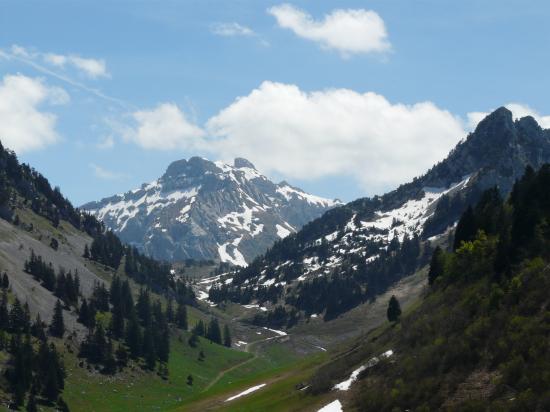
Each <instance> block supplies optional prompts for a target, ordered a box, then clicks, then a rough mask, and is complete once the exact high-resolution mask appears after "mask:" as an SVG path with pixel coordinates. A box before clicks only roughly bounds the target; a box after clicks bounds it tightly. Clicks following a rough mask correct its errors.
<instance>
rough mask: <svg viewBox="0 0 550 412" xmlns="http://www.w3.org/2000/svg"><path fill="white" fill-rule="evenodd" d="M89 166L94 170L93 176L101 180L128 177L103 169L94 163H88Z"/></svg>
mask: <svg viewBox="0 0 550 412" xmlns="http://www.w3.org/2000/svg"><path fill="white" fill-rule="evenodd" d="M90 168H91V169H92V171H93V172H94V175H95V177H97V178H99V179H103V180H121V179H125V178H127V177H128V176H127V175H125V174H123V173H116V172H112V171H110V170H107V169H104V168H103V167H101V166H98V165H96V164H95V163H90Z"/></svg>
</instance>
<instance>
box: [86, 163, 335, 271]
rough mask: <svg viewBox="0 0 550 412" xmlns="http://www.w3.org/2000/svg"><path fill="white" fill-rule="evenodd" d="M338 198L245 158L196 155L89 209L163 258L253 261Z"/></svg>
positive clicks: (128, 239) (130, 240)
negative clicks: (272, 176) (274, 177)
mask: <svg viewBox="0 0 550 412" xmlns="http://www.w3.org/2000/svg"><path fill="white" fill-rule="evenodd" d="M338 204H339V202H338V201H337V200H329V199H324V198H321V197H318V196H314V195H310V194H308V193H305V192H304V191H302V190H300V189H298V188H295V187H293V186H291V185H289V184H288V183H286V182H281V183H279V184H275V183H273V182H271V181H270V180H269V179H267V178H266V177H265V176H263V175H262V174H261V173H259V172H258V171H257V170H256V168H255V167H254V165H252V163H250V162H249V161H247V160H245V159H242V158H238V159H235V161H234V164H233V165H228V164H225V163H223V162H211V161H208V160H206V159H203V158H200V157H192V158H191V159H189V160H179V161H176V162H173V163H172V164H171V165H170V166H169V167H168V169H167V170H166V172H165V173H164V175H163V176H162V177H161V178H160V179H158V180H155V181H154V182H152V183H149V184H144V185H142V186H141V188H139V189H135V190H132V191H129V192H127V193H125V194H121V195H116V196H112V197H109V198H106V199H103V200H101V201H99V202H91V203H87V204H85V205H83V206H82V208H83V209H84V210H87V211H88V212H90V213H91V214H93V215H94V216H96V217H97V218H99V219H100V220H102V221H103V222H105V225H106V226H107V227H108V228H110V229H112V230H113V231H114V232H115V233H117V234H118V235H119V236H120V238H121V239H122V240H123V241H125V242H127V243H130V244H133V245H136V246H137V247H138V248H139V249H141V250H143V251H144V252H146V253H147V254H149V255H151V256H154V257H156V258H159V259H165V260H182V259H187V258H193V259H216V260H221V261H222V262H230V263H232V264H235V265H239V266H246V264H247V262H250V261H251V260H252V259H253V258H254V257H256V256H257V255H259V254H260V253H263V252H265V250H266V249H267V248H268V247H269V246H271V245H272V244H273V243H274V242H275V241H277V240H280V239H282V238H284V237H286V236H288V235H289V234H291V233H294V232H296V231H297V230H298V229H300V228H301V227H302V226H303V225H304V224H305V223H307V222H309V221H310V220H312V219H314V218H316V217H318V216H320V215H321V214H322V213H323V212H325V211H326V210H328V209H330V208H332V207H334V206H336V205H338Z"/></svg>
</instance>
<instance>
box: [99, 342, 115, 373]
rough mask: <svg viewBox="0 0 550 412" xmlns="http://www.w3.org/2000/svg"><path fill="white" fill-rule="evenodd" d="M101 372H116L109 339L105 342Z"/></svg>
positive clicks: (111, 344)
mask: <svg viewBox="0 0 550 412" xmlns="http://www.w3.org/2000/svg"><path fill="white" fill-rule="evenodd" d="M102 372H103V373H104V374H106V375H114V374H115V373H116V360H115V357H114V354H113V343H112V342H111V340H110V339H109V342H107V347H106V351H105V359H104V360H103V370H102Z"/></svg>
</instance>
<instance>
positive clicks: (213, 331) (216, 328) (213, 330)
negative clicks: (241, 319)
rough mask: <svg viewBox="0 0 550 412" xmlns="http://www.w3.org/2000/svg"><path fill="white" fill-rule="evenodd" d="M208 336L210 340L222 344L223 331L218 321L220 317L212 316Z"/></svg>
mask: <svg viewBox="0 0 550 412" xmlns="http://www.w3.org/2000/svg"><path fill="white" fill-rule="evenodd" d="M206 337H207V338H208V339H209V340H210V342H214V343H217V344H219V345H221V343H222V332H221V329H220V324H219V323H218V319H216V318H212V319H211V320H210V323H209V325H208V331H207V333H206Z"/></svg>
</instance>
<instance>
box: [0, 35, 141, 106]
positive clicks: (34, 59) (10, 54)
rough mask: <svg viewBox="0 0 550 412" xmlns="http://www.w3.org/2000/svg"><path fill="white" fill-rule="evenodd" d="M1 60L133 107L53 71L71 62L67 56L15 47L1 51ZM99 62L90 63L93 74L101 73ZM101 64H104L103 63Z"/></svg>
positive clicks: (62, 73)
mask: <svg viewBox="0 0 550 412" xmlns="http://www.w3.org/2000/svg"><path fill="white" fill-rule="evenodd" d="M46 56H49V57H46ZM0 59H4V60H8V61H9V60H17V61H19V62H21V63H23V64H25V65H28V66H30V67H32V68H33V69H35V70H37V71H39V72H41V73H44V74H45V75H47V76H51V77H54V78H56V79H58V80H61V81H62V82H65V83H67V84H70V85H71V86H74V87H76V88H78V89H80V90H83V91H85V92H86V93H90V94H92V95H94V96H96V97H99V98H101V99H104V100H107V101H109V102H112V103H116V104H118V105H120V106H122V107H124V108H125V109H128V108H130V107H133V106H132V105H130V104H129V103H128V102H126V101H124V100H121V99H118V98H116V97H113V96H109V95H106V94H105V93H103V92H102V91H101V90H99V89H96V88H93V87H89V86H87V85H86V84H84V83H81V82H79V81H76V80H74V79H73V78H72V77H70V76H68V75H67V74H66V73H64V72H59V71H56V70H52V69H51V66H55V67H56V68H58V67H61V66H63V64H67V62H68V61H69V59H68V58H67V56H64V55H53V54H47V53H40V52H36V51H29V50H28V49H25V48H24V47H21V46H17V45H13V46H11V48H10V49H9V51H8V50H6V49H0ZM45 59H50V60H51V62H50V63H47V62H45V61H44V60H45ZM85 60H86V59H85ZM88 60H90V59H88ZM76 61H77V62H79V63H78V64H80V65H81V66H86V63H85V64H82V62H80V61H79V60H76ZM97 61H98V62H100V63H99V66H98V65H97V64H95V63H88V64H87V65H88V66H90V67H89V68H88V71H90V70H91V73H92V74H93V73H94V72H95V73H100V72H101V70H102V69H101V68H100V69H97V67H101V64H103V65H104V62H103V60H97ZM101 62H103V63H101ZM73 65H74V64H73ZM94 67H96V68H95V69H94ZM105 70H106V69H105ZM98 75H99V74H98ZM105 76H107V77H110V75H109V73H107V72H105Z"/></svg>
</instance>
